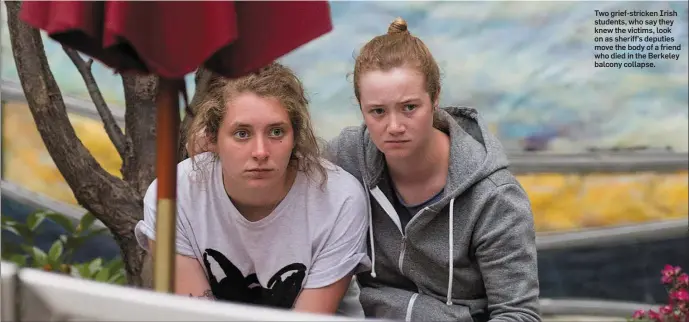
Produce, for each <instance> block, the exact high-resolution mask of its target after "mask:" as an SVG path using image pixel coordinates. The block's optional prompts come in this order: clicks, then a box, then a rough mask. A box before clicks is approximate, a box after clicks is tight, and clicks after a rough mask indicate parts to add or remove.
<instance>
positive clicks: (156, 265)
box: [153, 77, 183, 293]
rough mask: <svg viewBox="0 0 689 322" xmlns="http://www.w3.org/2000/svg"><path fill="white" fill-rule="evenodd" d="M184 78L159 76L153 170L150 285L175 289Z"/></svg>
mask: <svg viewBox="0 0 689 322" xmlns="http://www.w3.org/2000/svg"><path fill="white" fill-rule="evenodd" d="M182 82H183V80H177V79H165V78H162V77H161V78H160V81H159V82H158V94H157V96H156V114H157V128H156V132H157V135H156V172H157V176H158V196H157V199H158V210H157V216H156V218H157V219H156V228H155V229H156V243H155V251H154V254H155V257H154V259H153V260H154V262H153V287H154V289H155V290H156V291H157V292H162V293H174V292H175V290H174V277H175V254H176V252H175V236H176V231H177V230H176V227H175V226H176V222H177V221H176V212H177V204H176V194H177V137H178V135H179V123H180V121H179V118H180V117H179V93H180V90H181V84H183V83H182Z"/></svg>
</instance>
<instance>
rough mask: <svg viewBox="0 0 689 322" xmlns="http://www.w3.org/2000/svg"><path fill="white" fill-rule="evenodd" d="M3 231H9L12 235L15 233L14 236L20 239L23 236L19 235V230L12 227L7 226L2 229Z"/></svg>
mask: <svg viewBox="0 0 689 322" xmlns="http://www.w3.org/2000/svg"><path fill="white" fill-rule="evenodd" d="M2 230H7V231H9V232H11V233H13V234H15V235H17V236H19V237H21V236H22V235H21V234H20V233H19V230H17V228H15V227H12V226H5V227H2Z"/></svg>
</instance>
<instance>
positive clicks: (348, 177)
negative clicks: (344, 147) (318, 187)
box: [322, 159, 366, 199]
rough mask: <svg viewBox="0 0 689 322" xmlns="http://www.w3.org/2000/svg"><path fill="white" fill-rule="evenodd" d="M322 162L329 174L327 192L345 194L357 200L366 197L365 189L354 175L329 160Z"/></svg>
mask: <svg viewBox="0 0 689 322" xmlns="http://www.w3.org/2000/svg"><path fill="white" fill-rule="evenodd" d="M322 162H323V165H324V166H325V169H326V172H327V173H328V180H327V183H326V190H327V191H330V192H333V193H340V194H344V195H345V196H348V197H352V198H356V199H361V198H363V197H365V195H366V193H365V192H364V187H363V185H362V184H361V182H360V181H359V180H358V179H357V178H356V177H354V175H352V174H351V173H350V172H349V171H347V170H345V169H344V168H342V167H341V166H339V165H337V164H334V163H332V162H330V161H328V160H325V159H322Z"/></svg>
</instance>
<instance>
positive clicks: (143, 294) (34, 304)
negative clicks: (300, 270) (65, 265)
mask: <svg viewBox="0 0 689 322" xmlns="http://www.w3.org/2000/svg"><path fill="white" fill-rule="evenodd" d="M3 264H4V263H3ZM3 268H4V266H3ZM19 277H20V279H21V281H22V287H23V288H24V291H23V292H22V296H23V298H22V302H23V303H24V304H27V305H28V306H26V307H25V308H24V310H23V313H24V315H23V317H24V318H25V319H27V320H44V321H45V320H46V319H48V318H50V317H53V318H54V317H55V316H59V317H66V318H68V319H73V318H76V319H78V320H79V319H91V320H92V321H93V320H96V321H98V320H100V321H354V320H351V319H346V318H341V317H332V316H320V315H312V314H300V313H295V312H290V311H284V310H276V309H268V308H261V307H252V306H248V305H238V304H230V303H219V302H211V301H207V300H200V299H190V298H186V297H183V296H176V295H169V294H161V293H156V292H152V291H146V290H140V289H133V288H129V287H122V286H115V285H109V284H104V283H98V282H92V281H87V280H81V279H75V278H72V277H68V276H61V275H58V274H53V273H48V272H43V271H39V270H35V269H22V270H21V271H20V272H19ZM47 312H49V313H48V314H49V315H50V316H45V315H44V314H46V313H47Z"/></svg>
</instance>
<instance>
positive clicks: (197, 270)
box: [148, 239, 215, 300]
mask: <svg viewBox="0 0 689 322" xmlns="http://www.w3.org/2000/svg"><path fill="white" fill-rule="evenodd" d="M148 249H150V250H151V255H152V256H153V259H154V260H155V241H153V240H150V239H149V241H148ZM174 283H175V294H179V295H185V296H189V297H198V298H203V299H208V300H215V296H213V292H211V287H210V285H209V284H208V280H207V279H206V273H205V272H204V271H203V268H202V267H201V263H199V261H198V260H196V258H193V257H189V256H184V255H179V254H177V255H176V256H175V281H174Z"/></svg>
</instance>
